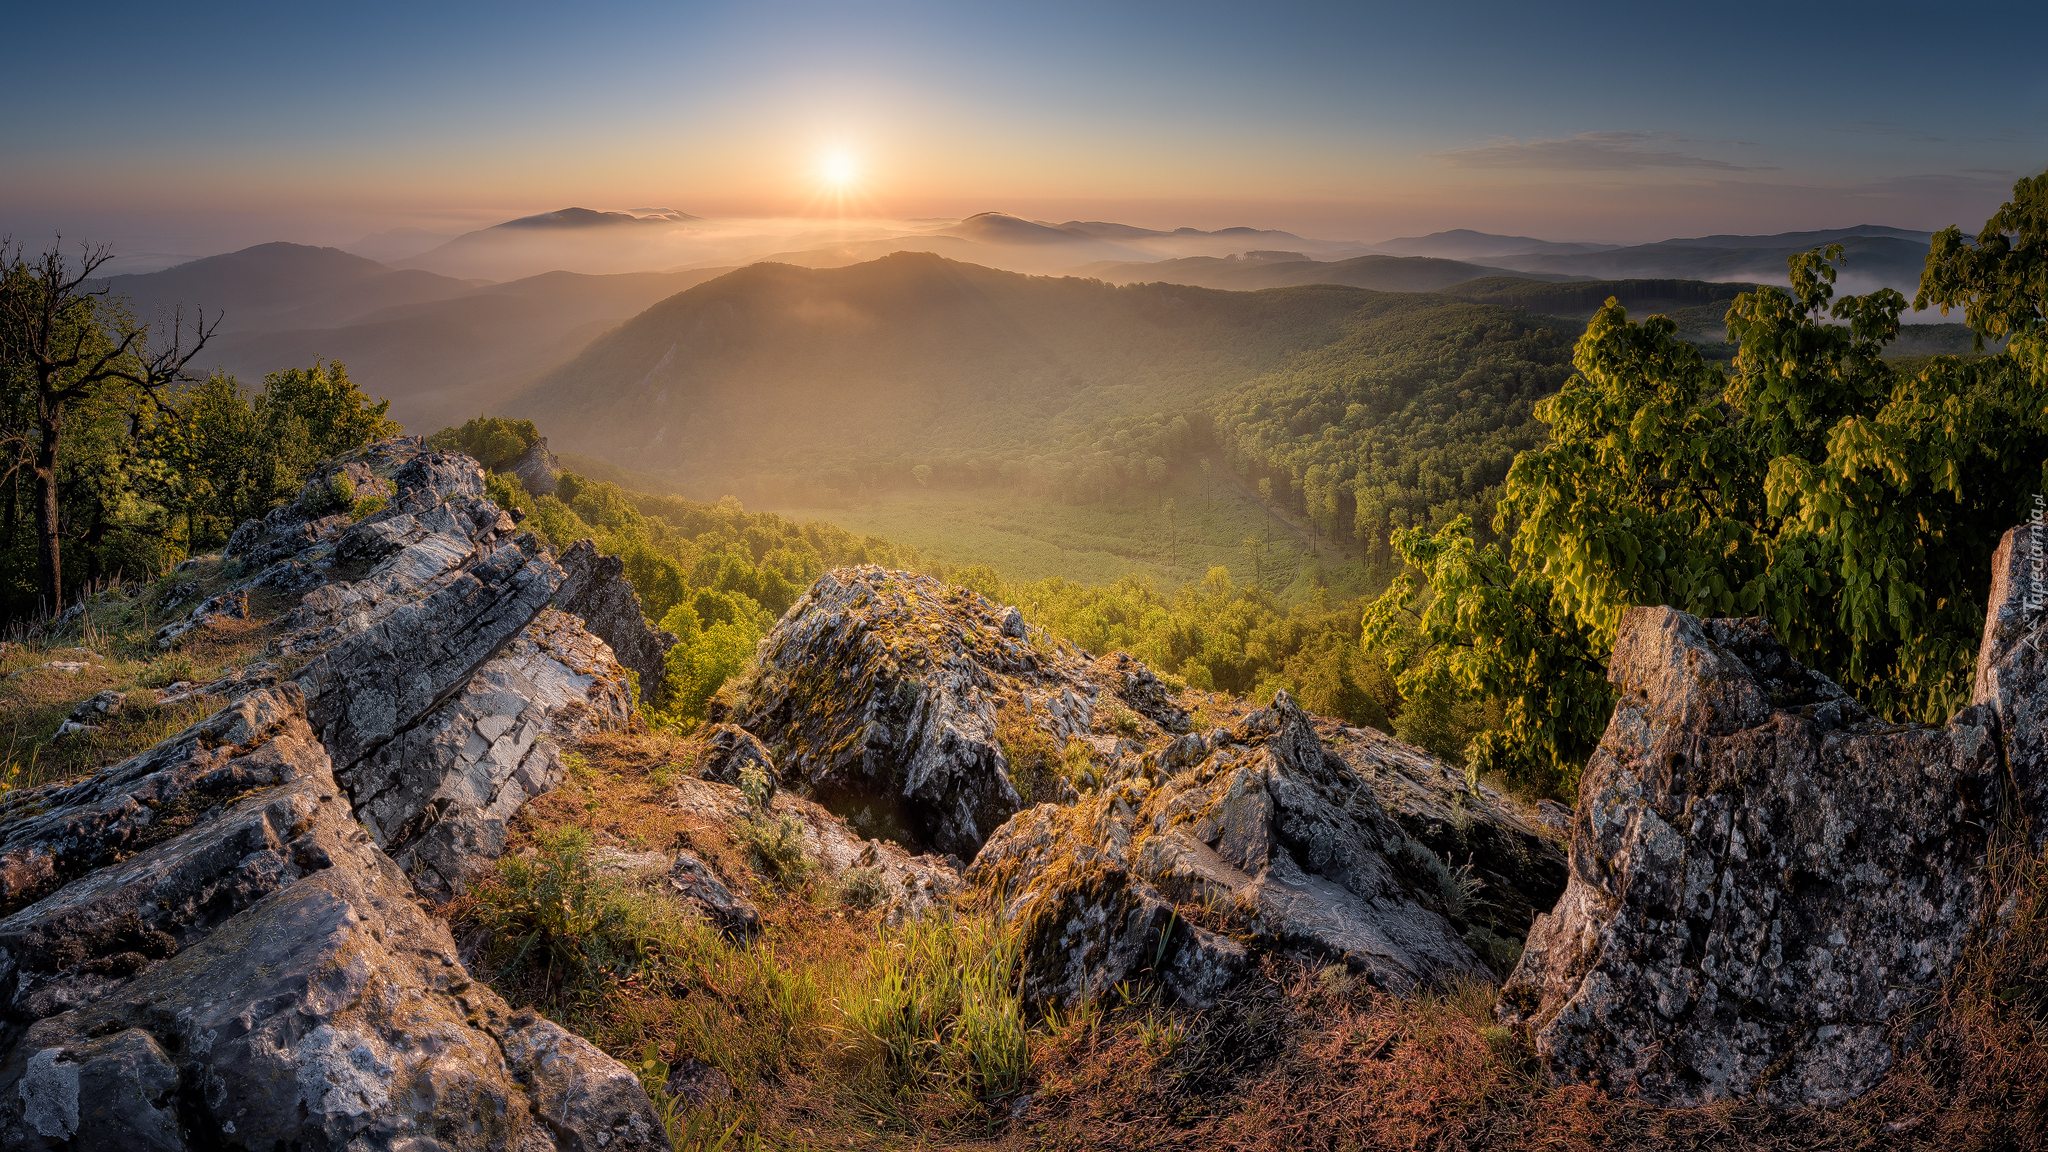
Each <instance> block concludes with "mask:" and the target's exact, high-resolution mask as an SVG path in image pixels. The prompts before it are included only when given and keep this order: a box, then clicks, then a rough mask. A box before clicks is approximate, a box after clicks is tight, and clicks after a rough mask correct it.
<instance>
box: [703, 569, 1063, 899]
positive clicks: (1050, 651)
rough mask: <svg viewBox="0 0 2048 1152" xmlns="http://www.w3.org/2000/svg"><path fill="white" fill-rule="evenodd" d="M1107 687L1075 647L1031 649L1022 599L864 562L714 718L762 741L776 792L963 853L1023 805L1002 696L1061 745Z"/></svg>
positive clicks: (828, 582)
mask: <svg viewBox="0 0 2048 1152" xmlns="http://www.w3.org/2000/svg"><path fill="white" fill-rule="evenodd" d="M1041 643H1043V642H1042V641H1041ZM1100 692H1101V690H1100V689H1099V688H1098V687H1097V686H1096V684H1095V683H1094V682H1093V681H1092V680H1091V679H1089V677H1088V675H1087V663H1086V661H1085V660H1084V659H1083V658H1082V657H1081V656H1080V654H1079V653H1077V652H1075V651H1073V650H1072V649H1071V648H1066V647H1061V646H1055V645H1051V644H1049V643H1048V644H1044V650H1043V651H1041V650H1040V648H1038V647H1035V646H1034V645H1033V644H1032V642H1031V638H1030V637H1029V636H1028V634H1027V632H1026V629H1025V627H1024V623H1023V619H1022V617H1021V616H1018V615H1016V609H1014V608H1012V609H1008V610H1005V609H1003V608H1002V607H1000V606H998V605H995V604H991V603H990V602H989V601H988V600H986V599H984V598H983V597H981V596H980V595H978V594H977V593H974V592H971V591H969V590H967V589H965V588H954V587H949V586H947V585H944V584H941V583H939V582H938V581H937V580H934V579H932V578H931V577H929V576H919V575H913V574H911V573H907V572H888V571H884V570H883V569H881V568H879V567H875V566H873V565H867V566H863V567H859V568H842V569H839V570H837V571H834V572H829V573H826V574H825V575H824V576H822V577H820V578H819V579H818V581H817V583H815V584H813V585H811V587H810V589H809V590H808V591H806V592H805V593H804V595H803V597H802V598H801V599H800V600H798V601H797V602H796V604H795V605H794V606H792V607H791V608H790V610H789V612H788V613H787V614H786V615H785V616H784V617H783V619H782V621H781V622H780V623H779V624H777V625H776V627H775V630H774V631H773V632H771V633H769V635H768V638H767V639H766V640H765V641H763V643H762V649H761V656H760V659H759V661H758V668H757V671H756V672H755V673H754V674H753V675H752V677H751V678H748V679H745V680H742V681H739V682H737V683H735V684H733V685H729V686H728V688H727V689H726V692H725V693H724V694H723V696H724V699H723V700H722V701H718V702H717V703H719V704H720V705H721V707H720V709H719V712H718V714H716V715H714V716H713V719H715V720H725V721H729V722H730V723H732V724H735V725H737V726H739V727H741V728H745V729H746V730H748V731H749V732H752V733H753V734H754V735H755V736H758V737H759V738H760V739H761V740H762V741H763V742H764V743H765V744H766V745H767V746H768V748H769V749H770V750H771V751H772V752H773V753H774V756H775V759H776V763H777V764H778V765H779V767H780V771H781V779H782V783H783V784H784V785H785V786H789V787H793V788H795V789H797V790H798V791H800V792H802V793H803V794H805V795H808V796H810V797H812V798H814V799H816V800H818V801H820V802H821V803H823V804H825V805H826V806H827V807H829V808H831V809H832V810H834V811H836V812H839V813H841V814H843V815H845V816H847V817H848V819H850V820H851V821H852V823H853V825H854V827H855V828H857V829H859V830H860V831H861V832H862V833H863V834H865V835H868V836H881V837H886V838H890V839H897V840H902V841H904V842H906V843H916V844H921V845H925V846H929V847H930V848H932V849H933V850H935V851H938V852H941V853H950V854H953V855H955V856H958V857H960V858H961V859H963V860H964V859H970V858H972V857H973V855H974V853H975V852H976V851H977V850H979V849H980V848H981V844H982V841H984V840H986V839H987V838H988V836H989V834H990V833H992V832H994V831H995V829H996V828H997V827H998V826H999V825H1001V824H1002V822H1003V821H1005V820H1008V819H1009V818H1010V817H1011V816H1012V815H1014V814H1016V812H1017V810H1018V809H1020V808H1022V807H1023V806H1024V799H1023V797H1022V796H1020V795H1019V793H1018V788H1017V781H1015V780H1014V779H1013V778H1012V774H1011V766H1010V762H1009V759H1008V757H1007V756H1006V755H1005V753H1004V750H1003V746H1002V740H1001V738H1000V736H999V735H998V732H997V729H998V726H999V725H998V715H997V713H998V708H999V705H1003V706H1010V707H1014V708H1016V709H1017V710H1018V711H1019V712H1020V713H1021V714H1022V715H1023V717H1024V718H1025V719H1024V721H1023V722H1024V723H1027V724H1030V725H1032V726H1034V727H1038V728H1040V729H1041V730H1042V731H1043V732H1044V733H1045V735H1046V736H1047V738H1048V739H1050V740H1051V741H1052V742H1053V745H1054V746H1055V747H1058V746H1059V745H1062V744H1064V743H1065V741H1066V740H1067V739H1068V738H1069V737H1072V736H1076V735H1080V734H1083V733H1086V732H1087V731H1088V730H1089V728H1090V726H1091V725H1092V723H1093V719H1094V711H1095V709H1096V707H1097V702H1098V697H1099V695H1100Z"/></svg>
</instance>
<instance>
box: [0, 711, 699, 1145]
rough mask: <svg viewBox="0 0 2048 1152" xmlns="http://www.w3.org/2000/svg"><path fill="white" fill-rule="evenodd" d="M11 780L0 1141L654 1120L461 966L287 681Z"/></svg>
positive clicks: (185, 1138) (572, 1048) (531, 1127)
mask: <svg viewBox="0 0 2048 1152" xmlns="http://www.w3.org/2000/svg"><path fill="white" fill-rule="evenodd" d="M9 799H10V800H12V801H17V804H18V806H17V807H16V808H14V809H12V810H9V811H0V844H4V850H5V852H6V854H7V860H8V862H9V867H10V868H11V869H12V871H13V872H14V873H15V875H16V876H17V877H20V876H24V875H25V876H29V877H33V878H36V879H35V881H34V882H33V883H29V884H21V883H17V884H16V886H15V887H14V889H13V896H14V901H11V902H18V901H20V900H24V899H33V903H29V904H28V905H27V906H26V907H18V910H16V911H13V912H12V914H10V915H8V916H7V917H6V918H5V919H4V920H0V970H4V971H0V983H4V984H6V985H8V986H9V987H10V988H11V989H12V994H11V995H10V997H9V998H8V1000H7V1001H6V1003H5V1004H4V1007H0V1148H22V1149H54V1148H102V1147H120V1148H130V1147H134V1148H165V1149H185V1148H262V1149H269V1148H274V1147H300V1148H343V1147H348V1148H398V1147H427V1146H431V1147H441V1148H451V1149H452V1148H463V1149H469V1148H474V1149H507V1148H517V1149H533V1150H538V1149H542V1148H552V1147H562V1148H590V1147H611V1148H619V1149H633V1148H653V1147H664V1146H666V1141H665V1138H664V1137H662V1135H661V1129H660V1124H659V1121H658V1118H657V1117H655V1115H654V1113H653V1110H652V1107H651V1105H649V1104H648V1102H647V1099H646V1096H645V1094H644V1093H639V1092H638V1084H637V1081H634V1079H633V1077H632V1075H631V1073H629V1072H627V1071H626V1070H625V1069H624V1068H623V1067H621V1066H620V1065H618V1063H617V1062H616V1061H613V1060H611V1059H609V1058H608V1057H605V1056H603V1054H602V1053H598V1052H597V1051H596V1050H595V1049H591V1048H589V1046H588V1045H586V1044H582V1043H581V1042H580V1041H576V1042H574V1043H570V1042H569V1040H573V1038H569V1040H565V1039H564V1038H563V1037H561V1036H558V1035H555V1033H557V1032H559V1029H555V1028H554V1026H553V1025H551V1024H547V1023H546V1022H545V1021H534V1020H530V1019H527V1020H522V1019H519V1018H515V1017H514V1016H513V1014H512V1013H511V1012H510V1010H509V1009H508V1008H507V1007H506V1005H505V1004H504V1002H503V1001H502V1000H500V999H499V998H498V997H497V996H496V995H495V994H494V993H492V992H490V991H489V990H488V989H486V988H483V987H481V986H479V985H475V984H473V983H472V982H471V981H470V980H469V978H468V976H467V974H466V973H465V971H464V970H463V968H462V966H461V965H460V964H459V963H458V962H457V960H456V955H455V949H454V943H453V941H452V940H451V939H450V938H449V936H448V932H447V929H446V927H445V926H443V925H442V924H440V923H439V922H438V921H435V920H433V919H431V918H429V917H427V916H425V915H424V914H423V913H422V912H421V911H420V910H419V908H418V906H417V905H416V904H415V903H414V902H413V894H412V889H411V885H410V884H409V883H408V882H407V880H406V878H405V877H404V875H403V874H402V873H400V872H399V871H398V869H397V868H396V867H395V866H394V865H393V864H392V863H391V861H390V860H389V859H388V858H387V857H386V856H384V854H383V853H382V852H380V851H378V850H377V849H376V847H375V846H374V845H373V844H371V843H370V842H369V837H368V836H367V834H366V833H365V832H364V831H363V830H362V828H361V827H360V826H359V825H358V824H356V822H355V821H354V820H353V819H352V818H351V816H350V813H349V807H348V804H347V802H346V801H345V800H344V799H343V797H342V794H341V790H340V789H339V788H338V787H337V786H336V783H335V781H334V779H333V776H332V774H331V772H330V767H329V761H328V758H327V756H326V754H325V751H324V749H322V748H321V746H320V744H319V741H318V740H317V738H316V737H315V735H314V733H313V731H312V727H311V725H310V724H309V722H308V717H307V714H306V710H305V704H304V697H303V694H302V693H301V692H300V690H299V689H298V688H297V686H296V685H294V684H291V683H288V682H287V683H284V684H280V685H276V686H274V687H270V688H263V689H259V690H256V691H252V692H250V693H249V694H248V695H246V696H244V697H243V698H242V699H241V700H239V701H237V702H236V703H235V704H233V705H231V706H230V707H229V708H226V709H223V710H222V711H221V712H220V713H217V714H215V715H214V716H212V717H209V718H207V719H206V720H204V721H202V722H201V723H199V724H197V725H194V726H193V727H192V728H191V729H188V730H187V731H186V732H184V733H181V734H179V735H178V736H176V737H173V738H172V739H171V740H169V741H166V742H165V743H164V744H163V745H160V746H159V747H158V748H156V749H152V750H151V751H150V752H149V753H145V754H144V755H143V756H140V757H136V758H135V759H133V760H131V761H128V762H125V763H123V764H121V765H116V766H115V767H113V768H110V769H108V770H106V771H105V772H102V773H100V774H99V775H98V776H96V777H95V778H93V779H92V780H90V781H87V782H85V783H83V784H80V785H73V786H71V787H70V788H68V789H50V788H45V789H34V790H29V791H27V792H25V793H20V794H16V795H14V796H10V797H9ZM629 1083H630V1090H629V1089H628V1087H627V1085H628V1084H629ZM635 1093H638V1095H637V1096H636V1095H635ZM565 1096H571V1097H574V1096H581V1097H583V1098H588V1099H603V1100H606V1101H610V1102H611V1103H610V1104H608V1105H607V1107H606V1108H605V1109H604V1110H603V1114H602V1115H598V1114H595V1112H594V1111H593V1110H592V1109H591V1108H588V1107H585V1108H582V1109H580V1110H579V1109H575V1108H567V1109H557V1108H556V1107H555V1105H556V1103H557V1102H558V1098H560V1097H565Z"/></svg>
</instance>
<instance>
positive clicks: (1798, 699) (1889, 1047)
mask: <svg viewBox="0 0 2048 1152" xmlns="http://www.w3.org/2000/svg"><path fill="white" fill-rule="evenodd" d="M1609 678H1610V679H1611V680H1612V681H1613V682H1614V684H1615V685H1616V688H1617V689H1618V701H1617V704H1616V707H1615V713H1614V717H1613V719H1612V721H1611V722H1610V723H1609V725H1608V728H1607V732H1606V734H1605V736H1604V737H1603V738H1602V740H1601V743H1600V746H1599V748H1598V750H1597V751H1596V752H1595V753H1594V755H1593V757H1592V760H1591V761H1590V763H1589V764H1588V766H1587V769H1586V773H1585V776H1584V779H1583V782H1582V783H1581V785H1580V802H1579V806H1578V809H1577V811H1576V813H1575V816H1574V822H1573V830H1572V848H1571V879H1570V883H1569V885H1568V886H1567V888H1566V891H1565V893H1564V896H1563V898H1562V899H1561V900H1560V901H1559V903H1558V905H1557V907H1556V908H1555V909H1554V910H1553V911H1552V912H1551V913H1549V914H1548V915H1547V916H1543V917H1539V918H1538V920H1537V922H1536V925H1535V927H1534V929H1533V930H1532V931H1531V933H1530V935H1529V939H1528V947H1527V950H1526V951H1525V953H1524V954H1523V957H1522V961H1521V963H1520V965H1519V966H1518V967H1517V969H1516V971H1515V973H1514V975H1513V977H1512V979H1511V980H1510V981H1509V982H1508V984H1507V985H1506V986H1505V987H1504V988H1503V990H1502V997H1501V1015H1502V1018H1503V1019H1504V1020H1506V1021H1508V1022H1510V1023H1525V1024H1528V1025H1530V1026H1532V1027H1533V1028H1534V1033H1535V1040H1536V1047H1537V1050H1538V1052H1539V1053H1540V1054H1541V1056H1542V1058H1543V1059H1544V1061H1545V1062H1546V1063H1547V1064H1548V1066H1549V1068H1550V1070H1551V1072H1552V1074H1553V1075H1554V1076H1556V1077H1557V1078H1558V1079H1560V1080H1563V1081H1571V1082H1583V1083H1590V1084H1595V1085H1599V1086H1602V1087H1604V1088H1606V1089H1608V1090H1611V1091H1616V1092H1632V1093H1636V1094H1639V1095H1641V1096H1642V1097H1644V1098H1645V1099H1648V1100H1652V1101H1655V1102H1659V1103H1664V1104H1669V1105H1679V1106H1683V1105H1694V1104H1699V1103H1704V1102H1707V1101H1712V1100H1718V1099H1728V1098H1737V1097H1755V1098H1760V1099H1763V1100H1765V1101H1767V1102H1770V1103H1774V1104H1785V1105H1831V1104H1838V1103H1841V1102H1843V1101H1846V1100H1848V1099H1850V1098H1852V1097H1854V1096H1856V1095H1857V1094H1859V1093H1861V1092H1863V1091H1864V1090H1866V1089H1868V1088H1869V1087H1870V1086H1871V1085H1873V1084H1874V1083H1876V1081H1877V1080H1878V1079H1879V1078H1880V1077H1882V1076H1883V1075H1884V1073H1885V1071H1886V1069H1887V1068H1889V1066H1890V1064H1891V1061H1892V1057H1893V1051H1894V1041H1895V1040H1896V1039H1899V1038H1901V1037H1902V1036H1904V1035H1905V1033H1902V1032H1900V1031H1899V1029H1900V1028H1902V1027H1904V1018H1905V1016H1906V1014H1907V1013H1909V1012H1911V1011H1912V1010H1913V1009H1915V1008H1917V1007H1919V1006H1920V1005H1922V1004H1924V1003H1925V1002H1926V999H1927V997H1928V995H1929V994H1930V993H1932V992H1933V990H1935V989H1936V988H1937V987H1938V986H1939V985H1940V983H1941V981H1942V980H1943V978H1944V977H1945V976H1946V975H1947V974H1948V973H1949V972H1950V971H1952V970H1953V967H1954V965H1955V962H1956V961H1957V959H1958V958H1959V957H1960V956H1961V954H1962V950H1963V948H1964V945H1965V942H1966V940H1967V939H1968V937H1969V935H1970V933H1971V932H1972V931H1973V930H1974V929H1975V928H1976V927H1977V926H1978V925H1980V924H1982V923H1983V922H1984V919H1985V917H1986V916H1987V915H1988V914H1990V913H1991V911H1992V909H1991V908H1990V907H1989V902H1990V901H1991V900H1992V899H1993V891H1992V886H1991V881H1990V876H1989V874H1988V871H1987V870H1986V868H1985V862H1986V861H1985V854H1986V850H1987V847H1988V846H1989V836H1990V834H1991V830H1992V829H1994V828H1995V827H1997V825H1998V820H1999V813H2000V809H2001V803H2002V800H2003V796H2004V790H2003V782H2004V779H2005V778H2006V774H2007V770H2008V765H2007V764H2006V763H2005V762H2004V760H2003V757H2002V756H2001V754H2000V751H2001V749H2000V726H1999V723H1998V718H1997V715H1996V712H1995V710H1994V709H1993V708H1992V707H1988V706H1978V705H1973V706H1971V707H1968V708H1965V709H1963V710H1962V711H1960V712H1958V713H1957V714H1956V716H1955V717H1954V718H1953V719H1952V720H1950V722H1949V723H1948V724H1947V725H1946V726H1945V727H1938V728H1937V727H1927V726H1919V725H1898V724H1890V723H1887V722H1884V721H1882V720H1880V719H1878V718H1876V717H1874V716H1872V715H1871V714H1870V713H1869V712H1868V711H1866V710H1865V709H1864V708H1863V707H1862V706H1861V705H1859V704H1858V703H1856V701H1854V700H1853V699H1851V698H1849V697H1848V695H1847V694H1846V693H1844V692H1843V691H1842V690H1841V689H1840V688H1839V687H1838V686H1836V685H1835V684H1834V683H1832V682H1831V681H1829V680H1828V679H1827V678H1826V677H1823V676H1821V675H1819V674H1817V673H1814V672H1812V671H1809V670H1807V669H1805V668H1802V667H1800V666H1799V664H1798V663H1797V662H1795V661H1794V660H1793V659H1792V658H1791V656H1790V655H1789V654H1788V653H1787V652H1786V650H1785V649H1784V648H1783V646H1782V645H1780V644H1779V643H1778V642H1777V641H1776V640H1775V639H1774V638H1773V637H1772V635H1771V633H1770V630H1769V628H1768V626H1767V625H1765V624H1764V623H1763V622H1762V621H1758V620H1707V621H1702V620H1699V619H1696V618H1694V617H1692V616H1689V615H1686V614H1684V613H1682V612H1676V611H1673V610H1671V609H1669V608H1633V609H1630V610H1629V611H1628V612H1627V613H1625V614H1624V615H1623V617H1622V620H1621V626H1620V631H1619V634H1618V637H1617V641H1616V646H1615V653H1614V658H1613V662H1612V665H1611V667H1610V673H1609ZM2021 767H2022V768H2023V769H2024V770H2023V771H2020V772H2016V773H2015V775H2016V776H2022V775H2026V774H2027V773H2028V772H2033V771H2038V765H2035V766H2033V767H2032V768H2025V767H2024V766H2021Z"/></svg>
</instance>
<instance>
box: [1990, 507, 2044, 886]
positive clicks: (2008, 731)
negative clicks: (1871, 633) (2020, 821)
mask: <svg viewBox="0 0 2048 1152" xmlns="http://www.w3.org/2000/svg"><path fill="white" fill-rule="evenodd" d="M1971 703H1973V704H1977V705H1980V706H1982V707H1984V708H1988V709H1990V710H1991V711H1992V712H1993V713H1994V714H1996V715H1997V717H1998V739H1999V743H2000V745H2001V750H2002V751H2003V753H2004V755H2005V762H2006V763H2007V764H2008V765H2010V766H2011V775H2012V778H2013V780H2014V782H2015V783H2016V784H2017V785H2018V786H2019V790H2020V795H2019V805H2020V810H2021V811H2022V812H2024V813H2025V814H2026V819H2027V834H2028V844H2029V847H2030V848H2032V850H2033V851H2035V852H2039V851H2041V850H2042V849H2043V847H2044V846H2048V522H2043V521H2041V520H2035V521H2033V522H2031V523H2028V524H2023V525H2021V526H2019V527H2017V528H2014V529H2013V530H2011V531H2010V532H2007V533H2006V534H2005V537H2004V538H2003V539H2001V540H2000V541H1999V542H1998V551H1997V552H1996V553H1994V554H1993V556H1992V558H1991V597H1990V608H1989V610H1988V611H1987V612H1986V613H1985V616H1984V640H1983V642H1982V644H1981V645H1979V647H1978V649H1977V675H1976V684H1975V691H1974V692H1973V694H1972V696H1971Z"/></svg>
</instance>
